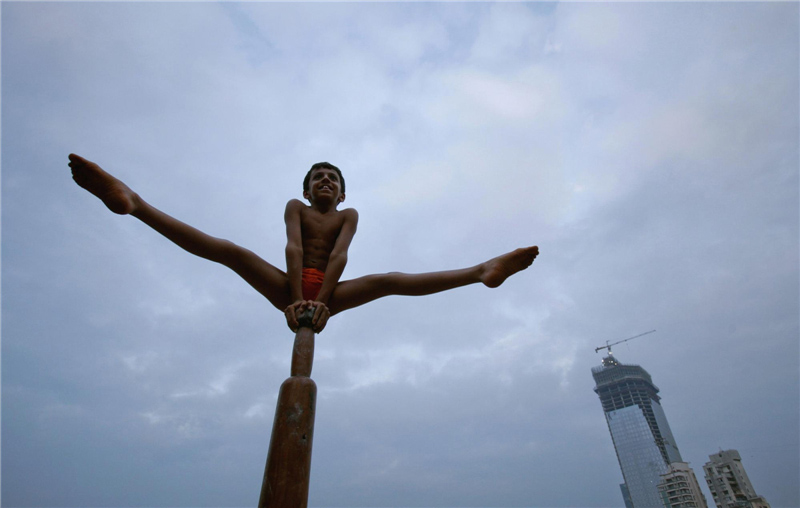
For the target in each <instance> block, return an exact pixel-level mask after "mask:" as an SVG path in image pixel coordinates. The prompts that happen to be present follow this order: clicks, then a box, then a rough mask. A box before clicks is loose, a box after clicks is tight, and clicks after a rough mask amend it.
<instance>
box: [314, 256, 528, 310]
mask: <svg viewBox="0 0 800 508" xmlns="http://www.w3.org/2000/svg"><path fill="white" fill-rule="evenodd" d="M538 255H539V247H536V246H533V247H526V248H521V249H516V250H513V251H511V252H508V253H506V254H503V255H501V256H497V257H496V258H492V259H490V260H489V261H486V262H485V263H481V264H479V265H475V266H473V267H470V268H462V269H460V270H447V271H443V272H429V273H413V274H410V273H399V272H391V273H384V274H376V275H367V276H365V277H359V278H357V279H352V280H346V281H342V282H340V283H339V284H338V285H337V286H336V289H335V290H334V291H333V295H331V299H330V301H329V304H328V307H329V308H330V312H331V314H338V313H339V312H342V311H343V310H347V309H352V308H353V307H358V306H359V305H363V304H365V303H368V302H371V301H373V300H377V299H378V298H383V297H384V296H390V295H404V296H423V295H431V294H434V293H439V292H442V291H447V290H449V289H454V288H457V287H461V286H466V285H469V284H476V283H479V282H480V283H483V284H484V285H485V286H487V287H490V288H495V287H497V286H499V285H500V284H502V283H503V282H505V280H506V279H507V278H508V277H510V276H511V275H514V274H515V273H517V272H519V271H522V270H524V269H526V268H528V267H529V266H530V265H531V263H533V260H534V259H536V256H538Z"/></svg>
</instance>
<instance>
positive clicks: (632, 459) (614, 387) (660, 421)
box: [592, 350, 683, 508]
mask: <svg viewBox="0 0 800 508" xmlns="http://www.w3.org/2000/svg"><path fill="white" fill-rule="evenodd" d="M592 376H593V377H594V380H595V383H596V386H595V387H594V391H595V392H596V393H597V395H598V396H599V397H600V402H601V403H602V405H603V412H604V413H605V416H606V423H608V430H609V431H610V432H611V439H612V440H613V442H614V449H615V450H616V452H617V459H618V460H619V466H620V469H622V477H623V479H624V481H625V483H623V484H621V485H620V489H621V490H622V497H623V499H624V500H625V506H626V507H627V508H653V507H660V506H664V504H663V501H662V496H661V494H660V493H659V489H658V484H659V483H660V482H661V480H662V478H661V475H663V474H666V473H667V471H668V469H669V464H670V463H673V462H683V459H681V454H680V452H679V451H678V447H677V445H676V444H675V438H673V437H672V431H671V430H670V428H669V423H667V417H666V415H665V414H664V410H663V409H662V408H661V403H660V400H661V397H659V396H658V391H659V390H658V388H657V387H656V385H654V384H653V380H652V379H651V377H650V374H648V373H647V371H646V370H644V369H643V368H642V367H640V366H638V365H625V364H622V363H619V362H618V361H617V360H616V358H614V356H613V355H612V354H611V351H610V350H609V353H608V356H607V357H605V358H603V364H602V365H601V366H597V367H593V368H592Z"/></svg>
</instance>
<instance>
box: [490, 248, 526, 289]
mask: <svg viewBox="0 0 800 508" xmlns="http://www.w3.org/2000/svg"><path fill="white" fill-rule="evenodd" d="M538 255H539V247H536V246H534V247H527V248H524V249H517V250H514V251H511V252H509V253H508V254H503V255H502V256H497V257H496V258H494V259H490V260H489V261H487V262H485V263H484V264H483V273H482V274H481V282H483V283H484V284H485V285H486V286H488V287H490V288H496V287H497V286H499V285H500V284H502V283H503V282H505V280H506V279H507V278H509V277H510V276H511V275H514V274H515V273H517V272H519V271H520V270H524V269H526V268H528V267H529V266H531V263H533V260H534V259H536V256H538Z"/></svg>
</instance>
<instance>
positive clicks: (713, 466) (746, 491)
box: [703, 450, 770, 508]
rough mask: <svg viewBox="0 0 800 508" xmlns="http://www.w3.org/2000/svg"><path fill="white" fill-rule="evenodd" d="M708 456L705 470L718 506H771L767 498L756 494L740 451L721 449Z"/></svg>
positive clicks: (724, 507)
mask: <svg viewBox="0 0 800 508" xmlns="http://www.w3.org/2000/svg"><path fill="white" fill-rule="evenodd" d="M708 458H709V459H710V460H709V461H708V462H706V464H705V465H704V466H703V471H704V472H705V477H706V483H707V484H708V489H709V490H710V491H711V495H712V496H713V498H714V503H715V504H716V505H717V508H770V506H769V503H767V500H766V499H764V498H763V497H761V496H759V495H757V494H756V491H755V489H754V488H753V484H752V483H750V478H748V477H747V473H746V472H745V470H744V466H743V465H742V457H741V456H739V452H737V451H736V450H725V451H722V450H720V451H719V453H715V454H713V455H709V456H708Z"/></svg>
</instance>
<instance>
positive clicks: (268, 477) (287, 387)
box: [258, 311, 317, 508]
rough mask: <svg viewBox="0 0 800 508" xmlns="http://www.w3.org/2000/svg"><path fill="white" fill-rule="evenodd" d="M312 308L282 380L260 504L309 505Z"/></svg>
mask: <svg viewBox="0 0 800 508" xmlns="http://www.w3.org/2000/svg"><path fill="white" fill-rule="evenodd" d="M312 312H313V311H312ZM312 312H308V311H307V312H306V313H304V314H303V315H302V316H300V319H299V321H300V328H299V329H298V330H297V334H295V337H294V348H293V350H292V369H291V377H289V378H288V379H286V381H284V382H283V384H282V385H281V390H280V392H279V394H278V405H277V407H276V408H275V421H274V422H273V424H272V437H271V438H270V442H269V452H268V453H267V465H266V467H265V468H264V480H263V482H262V484H261V497H260V498H259V500H258V507H259V508H307V506H308V482H309V478H310V474H311V443H312V440H313V437H314V410H315V407H316V402H317V385H316V383H314V381H313V380H312V379H311V378H310V376H311V367H312V364H313V362H314V331H313V330H312V329H311V316H312V315H313V314H312Z"/></svg>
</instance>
